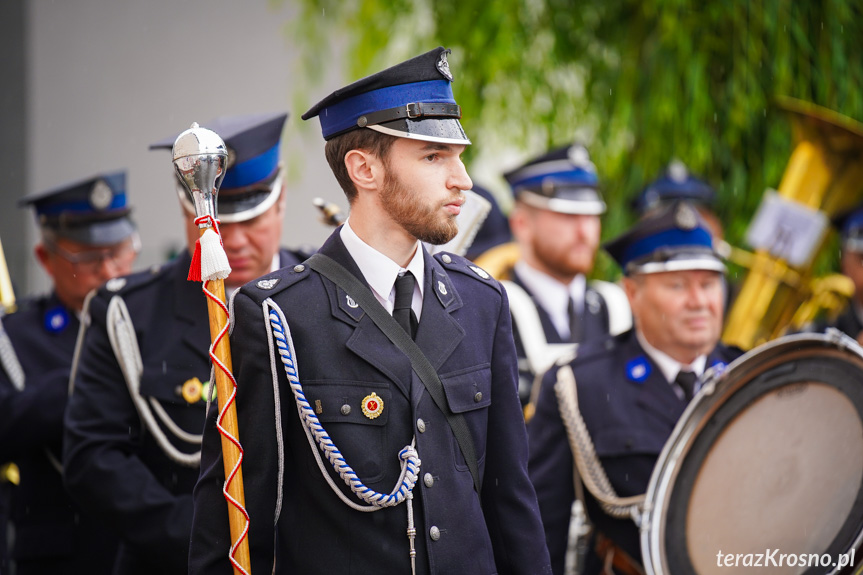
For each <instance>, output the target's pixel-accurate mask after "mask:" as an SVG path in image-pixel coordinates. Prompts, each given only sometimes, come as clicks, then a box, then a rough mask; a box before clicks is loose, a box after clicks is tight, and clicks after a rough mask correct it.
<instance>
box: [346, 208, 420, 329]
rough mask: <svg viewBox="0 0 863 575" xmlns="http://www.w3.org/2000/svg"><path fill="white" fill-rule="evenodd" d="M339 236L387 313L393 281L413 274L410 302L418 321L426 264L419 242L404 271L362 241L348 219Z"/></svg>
mask: <svg viewBox="0 0 863 575" xmlns="http://www.w3.org/2000/svg"><path fill="white" fill-rule="evenodd" d="M339 234H340V237H341V238H342V242H343V243H344V244H345V248H346V249H347V250H348V253H349V254H350V255H351V257H352V258H353V259H354V262H356V264H357V267H358V268H360V271H361V272H362V274H363V277H364V278H365V280H366V282H368V284H369V286H371V288H372V293H374V294H375V297H376V298H377V299H378V301H379V302H380V303H381V305H382V306H384V308H386V310H387V311H388V312H390V314H392V313H393V307H394V306H395V303H396V278H397V277H398V276H400V275H403V274H404V273H405V272H406V271H409V272H411V273H412V274H413V275H414V277H415V278H416V286H415V287H414V297H413V300H411V309H412V310H413V312H414V315H416V316H417V321H419V319H420V315H421V314H422V308H423V287H424V284H423V281H424V280H425V262H424V261H423V250H422V246H421V245H420V242H419V240H417V244H416V251H415V252H414V255H413V258H411V261H410V262H408V265H407V267H406V268H403V267H401V266H400V265H398V264H397V263H395V262H394V261H393V260H391V259H390V258H388V257H387V256H385V255H384V254H382V253H381V252H379V251H378V250H376V249H375V248H373V247H372V246H370V245H369V244H367V243H366V242H364V241H363V240H361V239H360V237H359V236H358V235H357V233H356V232H355V231H354V230H353V229H352V228H351V224H350V219H348V221H346V222H345V223H344V224H343V225H342V229H341V230H340V231H339Z"/></svg>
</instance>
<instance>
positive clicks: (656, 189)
mask: <svg viewBox="0 0 863 575" xmlns="http://www.w3.org/2000/svg"><path fill="white" fill-rule="evenodd" d="M675 200H685V201H687V202H692V203H695V204H700V205H703V206H706V207H713V204H714V203H715V201H716V190H714V189H713V187H712V186H711V185H710V184H708V183H707V182H705V181H704V180H701V179H699V178H696V177H695V176H693V175H692V174H690V173H689V170H688V169H687V167H686V164H684V163H683V162H681V161H680V160H672V161H671V163H669V164H668V167H667V168H666V170H665V171H664V172H663V173H662V174H661V175H660V176H659V177H658V178H657V179H656V180H654V181H653V182H651V183H650V184H648V185H647V186H646V187H645V188H644V189H643V190H641V192H640V193H639V194H638V195H637V196H636V197H635V199H634V200H633V202H632V207H633V209H634V210H635V212H636V213H637V214H638V215H644V214H646V213H647V212H649V211H650V210H653V209H655V208H657V207H659V206H660V205H662V204H665V203H669V202H673V201H675Z"/></svg>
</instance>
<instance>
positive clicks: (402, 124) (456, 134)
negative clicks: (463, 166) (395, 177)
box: [368, 118, 470, 146]
mask: <svg viewBox="0 0 863 575" xmlns="http://www.w3.org/2000/svg"><path fill="white" fill-rule="evenodd" d="M368 128H370V129H372V130H375V131H376V132H381V133H382V134H389V135H390V136H396V137H397V138H411V139H413V140H423V141H425V142H437V143H439V144H462V145H465V146H467V145H470V140H469V139H468V137H467V135H466V134H465V133H464V129H463V128H462V127H461V122H459V121H458V120H457V119H456V118H426V119H424V120H410V119H400V120H393V121H392V122H385V123H383V124H376V125H374V126H368Z"/></svg>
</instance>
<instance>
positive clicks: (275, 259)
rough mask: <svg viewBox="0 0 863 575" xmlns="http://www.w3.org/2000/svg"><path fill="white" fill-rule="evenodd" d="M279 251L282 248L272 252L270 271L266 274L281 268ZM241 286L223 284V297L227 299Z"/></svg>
mask: <svg viewBox="0 0 863 575" xmlns="http://www.w3.org/2000/svg"><path fill="white" fill-rule="evenodd" d="M281 251H282V250H276V253H274V254H273V261H272V262H270V271H268V272H267V273H268V274H271V273H273V272H274V271H278V270H279V268H281V267H282V254H281ZM264 275H266V274H264ZM241 287H242V286H232V287H228V286H225V297H227V298H228V299H230V298H231V295H232V294H233V293H234V292H235V291H237V290H238V289H240V288H241Z"/></svg>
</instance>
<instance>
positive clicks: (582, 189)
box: [503, 144, 605, 215]
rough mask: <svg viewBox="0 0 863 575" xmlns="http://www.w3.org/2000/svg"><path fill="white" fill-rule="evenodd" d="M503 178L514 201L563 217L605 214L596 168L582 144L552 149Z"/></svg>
mask: <svg viewBox="0 0 863 575" xmlns="http://www.w3.org/2000/svg"><path fill="white" fill-rule="evenodd" d="M503 177H504V178H506V181H507V182H509V186H510V188H512V193H513V195H515V198H516V199H517V200H521V201H523V202H525V203H526V204H529V205H532V206H534V207H538V208H542V209H546V210H551V211H553V212H560V213H564V214H587V215H599V214H602V213H604V212H605V202H603V201H602V196H601V195H600V192H599V178H598V177H597V175H596V167H595V166H594V165H593V162H591V161H590V154H588V152H587V148H585V147H584V146H582V145H581V144H573V145H571V146H566V147H564V148H557V149H555V150H552V151H550V152H548V153H547V154H544V155H542V156H540V157H538V158H535V159H533V160H531V161H529V162H527V163H526V164H524V165H523V166H521V167H519V168H516V169H515V170H512V171H510V172H507V173H506V174H504V176H503Z"/></svg>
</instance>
